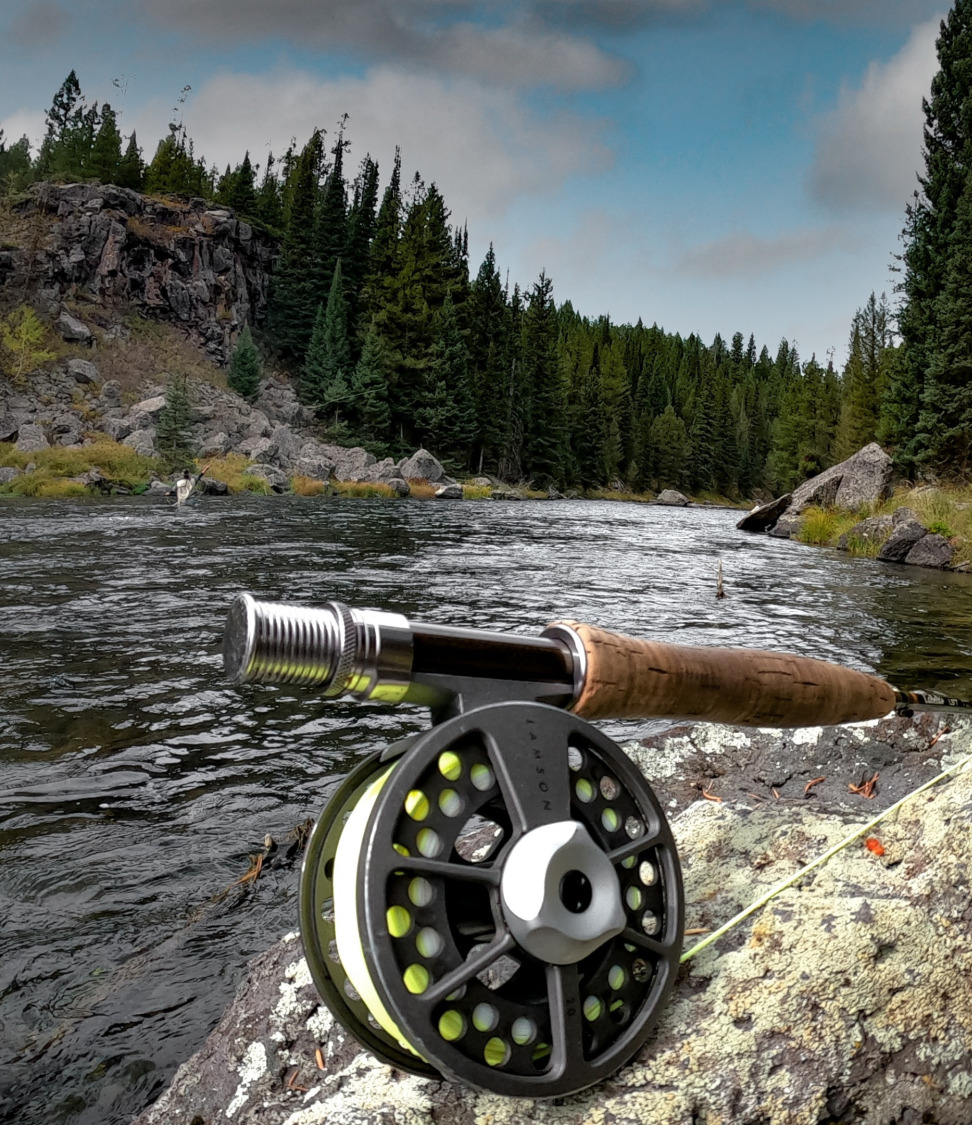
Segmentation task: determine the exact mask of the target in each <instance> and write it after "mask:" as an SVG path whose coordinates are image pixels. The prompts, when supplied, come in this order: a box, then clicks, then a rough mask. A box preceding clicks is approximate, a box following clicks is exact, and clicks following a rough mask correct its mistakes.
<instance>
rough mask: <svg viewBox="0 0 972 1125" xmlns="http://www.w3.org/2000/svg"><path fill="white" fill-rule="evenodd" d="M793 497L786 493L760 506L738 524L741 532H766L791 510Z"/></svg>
mask: <svg viewBox="0 0 972 1125" xmlns="http://www.w3.org/2000/svg"><path fill="white" fill-rule="evenodd" d="M791 499H792V495H791V494H790V493H789V492H785V493H784V494H783V495H782V496H778V497H777V498H776V499H775V500H771V501H770V502H769V503H768V504H759V505H758V506H757V507H755V508H753V510H752V511H751V512H749V513H748V515H745V516H743V518H742V519H741V520H740V521H739V523H737V524H736V527H737V528H739V530H740V531H766V530H767V529H768V528H770V527H772V526H773V524H775V523H776V521H777V520H778V519H779V518H780V516H782V515H783V513H784V512H785V511H786V510H787V508H789V506H790V500H791Z"/></svg>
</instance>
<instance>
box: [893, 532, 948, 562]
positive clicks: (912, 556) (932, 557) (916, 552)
mask: <svg viewBox="0 0 972 1125" xmlns="http://www.w3.org/2000/svg"><path fill="white" fill-rule="evenodd" d="M954 554H955V550H954V548H953V547H952V544H951V543H949V541H948V540H947V539H946V538H945V536H944V535H938V534H937V533H931V532H929V534H928V535H923V536H922V537H921V538H920V539H919V540H918V542H917V543H916V544H915V545H914V546H913V547H912V548H911V550H910V551H909V552H908V554H907V555H906V556H905V560H904V561H905V562H906V563H907V564H908V565H909V566H927V567H930V568H932V569H933V570H944V569H945V568H946V567H947V566H949V565H950V564H951V562H952V556H953V555H954Z"/></svg>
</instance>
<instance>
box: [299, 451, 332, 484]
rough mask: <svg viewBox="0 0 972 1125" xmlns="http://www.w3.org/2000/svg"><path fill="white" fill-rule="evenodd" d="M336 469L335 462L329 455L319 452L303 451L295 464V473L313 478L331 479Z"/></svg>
mask: <svg viewBox="0 0 972 1125" xmlns="http://www.w3.org/2000/svg"><path fill="white" fill-rule="evenodd" d="M333 471H334V462H333V461H331V460H330V459H329V458H328V457H322V456H320V455H319V454H308V455H307V456H305V455H304V454H303V453H302V454H301V456H300V457H298V459H297V461H296V462H295V464H294V474H295V475H296V476H300V477H310V478H311V479H312V480H330V477H331V473H332V472H333Z"/></svg>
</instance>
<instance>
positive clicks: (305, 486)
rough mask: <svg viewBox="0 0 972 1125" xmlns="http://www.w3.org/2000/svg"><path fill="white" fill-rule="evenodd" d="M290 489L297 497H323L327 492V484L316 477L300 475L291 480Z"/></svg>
mask: <svg viewBox="0 0 972 1125" xmlns="http://www.w3.org/2000/svg"><path fill="white" fill-rule="evenodd" d="M290 487H291V489H292V491H293V493H294V495H295V496H321V495H323V494H324V493H326V492H327V484H326V483H325V482H324V481H322V480H317V479H316V478H315V477H302V476H300V475H299V474H298V475H297V476H295V477H291V478H290Z"/></svg>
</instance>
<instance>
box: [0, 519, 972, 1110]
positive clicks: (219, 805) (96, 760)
mask: <svg viewBox="0 0 972 1125" xmlns="http://www.w3.org/2000/svg"><path fill="white" fill-rule="evenodd" d="M737 518H738V513H735V512H728V511H721V510H709V509H673V508H659V507H648V506H643V505H637V504H621V503H600V502H576V503H560V504H556V503H549V502H548V503H543V502H523V503H461V504H460V503H412V502H394V501H364V500H357V501H340V500H330V501H321V500H314V499H301V498H298V497H291V498H282V497H267V498H263V497H237V498H234V499H231V500H216V499H213V500H207V499H204V500H202V501H201V502H200V503H199V504H198V505H197V506H195V507H192V508H189V509H188V510H186V511H183V512H176V511H175V510H174V509H173V508H172V507H171V505H170V504H168V503H166V502H165V501H162V500H160V501H153V500H149V499H143V498H132V499H124V500H123V499H114V500H92V501H91V502H88V503H67V502H57V501H36V500H34V501H19V500H13V499H11V500H3V501H2V502H0V1120H3V1121H8V1120H9V1121H11V1122H17V1123H18V1125H61V1123H63V1125H68V1123H70V1125H121V1123H123V1122H127V1121H128V1120H129V1118H130V1116H131V1115H132V1114H133V1113H134V1112H136V1111H137V1110H139V1109H140V1108H142V1107H144V1106H145V1105H147V1104H148V1103H150V1102H151V1101H152V1100H154V1098H155V1097H157V1096H158V1094H159V1093H160V1092H161V1091H162V1089H163V1088H164V1087H165V1085H166V1083H167V1082H168V1080H169V1079H170V1078H171V1076H172V1073H173V1071H174V1070H175V1068H176V1066H177V1065H178V1064H179V1063H180V1062H182V1061H183V1060H184V1059H185V1058H187V1057H188V1055H189V1054H190V1053H191V1052H192V1051H193V1050H195V1049H196V1048H197V1047H198V1046H199V1045H200V1043H201V1042H202V1040H203V1039H204V1037H205V1035H206V1033H207V1032H208V1031H209V1029H210V1028H211V1027H212V1026H213V1025H214V1024H215V1022H216V1021H217V1019H218V1018H219V1015H220V1013H221V1012H222V1010H223V1008H224V1006H225V1005H226V1003H227V1002H228V1001H229V999H230V998H231V996H232V994H233V992H234V990H235V988H236V986H237V984H238V983H239V981H240V979H241V977H242V974H243V967H244V965H245V963H246V961H247V960H248V959H249V958H250V957H252V956H253V955H254V954H255V953H258V952H260V951H262V950H263V949H265V948H267V947H268V946H269V945H270V944H271V943H272V942H273V941H274V940H275V939H276V938H278V937H279V936H280V935H281V934H283V933H285V932H287V931H288V930H291V929H294V928H296V915H297V903H296V881H297V877H296V872H295V871H294V870H292V869H291V870H288V869H286V868H282V869H276V870H271V871H269V872H268V873H266V874H264V875H263V876H261V878H260V880H259V881H258V883H257V884H256V886H255V887H254V888H253V889H252V891H250V892H246V893H245V892H244V891H243V889H242V888H241V887H240V886H238V885H237V886H235V887H234V886H233V884H234V883H235V882H236V880H238V879H239V878H240V876H241V875H242V874H243V873H244V872H245V871H246V870H247V866H248V862H249V860H248V857H249V855H251V854H253V853H255V852H257V851H259V850H260V848H261V846H262V842H263V837H264V834H265V833H267V832H270V833H272V834H273V835H274V836H275V837H276V838H278V839H279V838H282V837H283V836H285V835H286V833H287V832H288V831H289V830H290V829H292V828H293V827H294V826H295V825H296V824H298V823H299V822H300V821H302V820H304V819H305V818H307V817H314V816H316V815H317V813H318V811H319V810H320V808H321V805H322V801H323V798H324V797H325V795H326V794H327V793H328V791H329V789H330V788H331V786H332V784H333V782H334V781H335V780H336V779H338V778H339V777H340V776H341V775H342V774H343V773H344V772H345V771H347V770H348V769H349V768H350V766H351V765H352V764H353V763H354V762H355V760H356V759H357V758H358V757H359V756H360V755H361V754H363V753H365V752H367V751H369V750H371V749H372V748H374V747H376V746H379V745H381V744H382V743H384V742H385V741H388V740H391V739H393V738H396V737H400V736H401V735H402V734H404V733H407V732H409V731H412V730H415V729H418V728H419V727H420V726H421V725H422V721H423V717H422V715H421V714H419V713H417V712H415V711H405V710H394V709H391V708H388V707H381V706H374V707H363V706H359V705H354V706H351V705H347V704H341V703H337V704H334V703H331V704H323V703H321V702H320V701H319V700H318V699H316V698H315V697H314V696H313V694H309V693H308V694H304V693H299V692H295V691H290V690H287V689H285V688H284V689H280V688H269V687H259V688H255V687H247V688H242V689H237V688H231V687H229V686H227V685H226V684H225V683H223V682H222V679H221V664H220V657H219V642H220V637H221V630H222V622H223V618H224V616H225V612H226V609H227V606H228V605H229V602H230V601H231V599H232V597H233V595H234V594H235V593H236V592H238V591H240V590H249V591H251V592H252V593H254V594H255V595H257V596H259V597H263V598H269V599H275V600H294V601H301V602H306V603H310V604H319V603H322V602H324V601H327V600H329V599H332V598H336V599H338V600H342V601H346V602H348V603H349V604H352V605H357V606H374V607H381V608H387V609H394V610H397V611H400V612H403V613H405V614H407V615H410V616H412V617H415V618H417V619H424V620H427V621H434V622H441V623H448V624H456V625H459V624H469V625H478V626H483V627H488V628H494V629H507V630H513V631H517V632H527V633H533V632H536V631H539V629H540V628H542V626H543V625H544V624H545V623H547V622H548V621H551V620H554V619H555V618H558V617H572V618H577V619H579V620H586V621H590V622H593V623H596V624H599V625H602V626H605V627H607V628H612V629H617V630H620V631H627V632H631V633H633V634H637V635H644V636H652V637H655V638H658V639H661V640H666V641H674V642H682V643H687V644H732V645H743V646H749V647H762V648H771V649H779V650H789V651H798V652H801V653H804V654H807V655H812V656H819V657H824V658H826V659H830V660H835V661H838V662H841V663H845V664H848V665H852V666H854V667H857V668H862V669H865V670H871V671H877V672H879V673H880V674H882V675H884V676H886V677H887V678H889V679H890V680H892V682H895V683H897V684H898V685H899V686H902V687H905V686H914V687H926V688H935V689H938V690H941V691H945V692H946V693H950V694H953V695H959V696H964V697H969V696H972V576H966V575H950V574H942V573H938V572H935V573H931V572H925V571H920V570H916V569H915V568H906V567H900V566H897V567H895V566H885V565H883V564H879V563H876V562H872V561H868V560H862V559H851V558H848V557H846V556H844V555H841V554H839V553H838V552H835V551H830V550H822V549H815V548H810V547H804V546H802V545H800V544H797V543H790V542H786V541H779V540H773V539H769V538H766V537H764V536H754V535H748V534H745V533H743V532H738V531H736V530H735V522H736V519H737ZM719 561H721V563H722V567H723V573H724V580H725V589H726V597H725V598H724V599H723V600H717V599H716V597H715V582H716V577H715V576H716V566H717V563H718V562H719ZM605 726H606V729H607V730H608V732H609V733H610V734H612V735H613V736H614V737H616V738H621V739H624V738H630V737H633V736H635V735H637V733H638V732H639V730H644V729H645V727H646V724H644V723H642V724H637V723H635V724H631V723H628V724H624V723H615V724H605ZM227 887H232V890H231V891H230V894H229V895H228V896H227V897H225V898H223V899H221V900H220V899H219V895H220V892H221V891H223V890H224V889H225V888H227ZM214 900H216V901H214Z"/></svg>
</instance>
